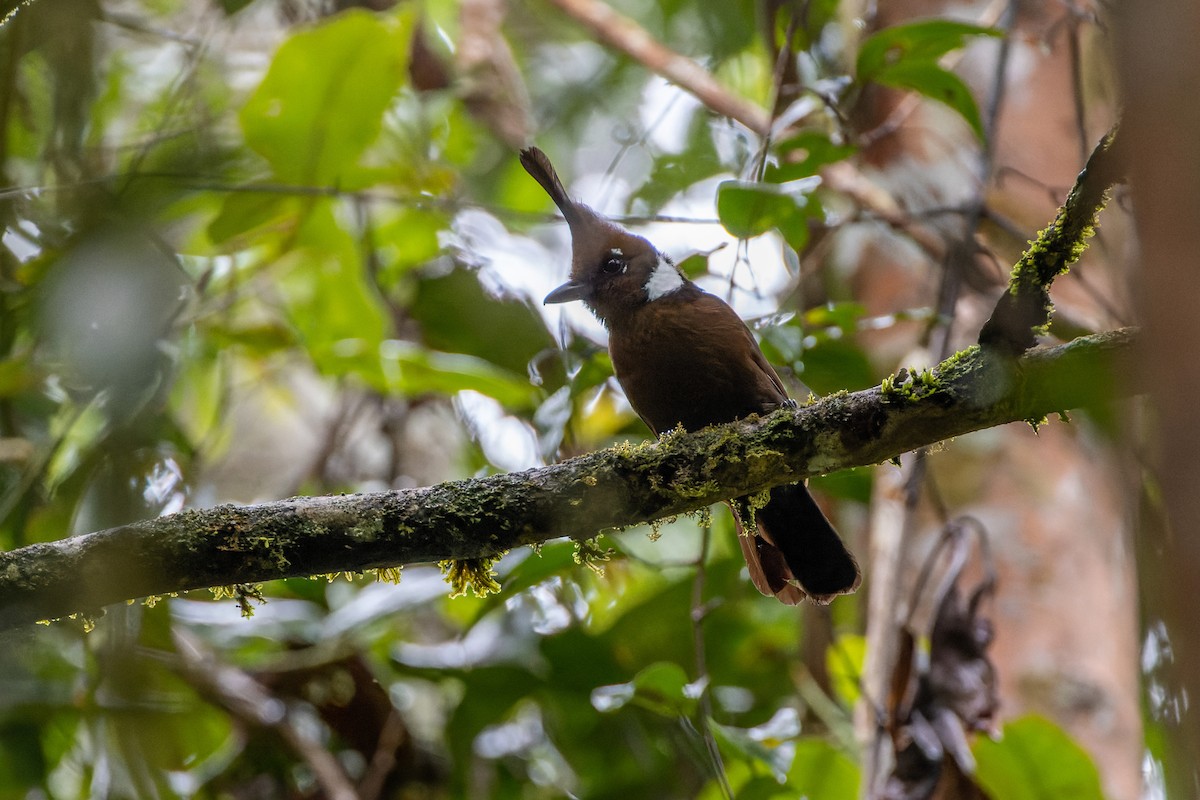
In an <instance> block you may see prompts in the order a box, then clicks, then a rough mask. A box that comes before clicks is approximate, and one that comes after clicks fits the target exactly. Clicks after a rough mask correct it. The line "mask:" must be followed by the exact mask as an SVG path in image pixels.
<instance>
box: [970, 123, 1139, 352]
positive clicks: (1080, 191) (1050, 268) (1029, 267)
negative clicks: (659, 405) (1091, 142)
mask: <svg viewBox="0 0 1200 800" xmlns="http://www.w3.org/2000/svg"><path fill="white" fill-rule="evenodd" d="M1118 137H1119V125H1118V126H1113V128H1112V130H1110V131H1109V132H1108V134H1107V135H1105V137H1104V138H1103V139H1101V140H1100V143H1099V144H1097V145H1096V148H1095V149H1094V150H1093V151H1092V155H1091V157H1090V158H1088V162H1087V164H1086V165H1085V166H1084V168H1083V171H1082V172H1080V173H1079V176H1078V177H1077V178H1076V179H1075V185H1074V186H1072V187H1071V192H1070V193H1069V194H1068V195H1067V199H1066V201H1065V202H1064V203H1063V205H1062V207H1061V208H1059V210H1058V216H1056V217H1055V219H1054V222H1052V223H1051V224H1050V225H1049V226H1048V227H1047V228H1045V229H1044V230H1043V231H1041V232H1040V233H1039V234H1038V236H1037V239H1036V240H1034V241H1032V242H1030V243H1029V245H1030V246H1029V249H1028V250H1026V251H1025V252H1024V253H1023V254H1022V255H1021V259H1020V260H1019V261H1018V262H1017V264H1016V266H1015V267H1013V271H1012V275H1011V276H1010V278H1009V282H1008V291H1006V292H1005V293H1004V294H1002V295H1000V299H999V301H997V303H996V307H995V308H994V309H993V310H992V315H991V317H989V318H988V321H987V322H986V323H984V325H983V329H982V330H980V332H979V343H980V344H981V345H983V346H984V347H991V348H995V349H997V350H1000V351H1003V352H1008V353H1010V354H1012V355H1016V354H1018V353H1022V352H1024V351H1026V350H1028V349H1029V348H1030V347H1033V345H1034V343H1035V341H1036V336H1037V335H1038V333H1040V332H1041V331H1042V329H1043V328H1044V327H1045V326H1046V325H1047V323H1048V322H1049V320H1050V315H1051V314H1052V313H1053V311H1054V305H1053V304H1052V303H1051V302H1050V284H1052V283H1053V282H1054V279H1055V278H1056V277H1058V276H1059V275H1062V274H1063V273H1065V272H1066V271H1067V270H1069V269H1070V268H1071V265H1073V264H1074V263H1075V262H1076V261H1078V260H1079V257H1080V255H1082V254H1083V251H1084V250H1085V249H1086V248H1087V240H1088V239H1089V238H1090V237H1091V236H1092V234H1093V233H1094V232H1095V230H1096V227H1097V225H1098V222H1097V218H1098V217H1099V215H1100V212H1101V211H1102V210H1103V209H1104V206H1105V204H1107V203H1108V196H1109V191H1110V190H1111V189H1112V187H1113V186H1115V185H1116V184H1118V183H1121V182H1123V181H1124V180H1125V156H1124V151H1123V148H1122V147H1121V145H1120V140H1119V138H1118Z"/></svg>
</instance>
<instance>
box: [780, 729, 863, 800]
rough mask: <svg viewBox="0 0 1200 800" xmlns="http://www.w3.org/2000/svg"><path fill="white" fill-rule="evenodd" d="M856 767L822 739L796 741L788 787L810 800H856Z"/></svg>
mask: <svg viewBox="0 0 1200 800" xmlns="http://www.w3.org/2000/svg"><path fill="white" fill-rule="evenodd" d="M859 779H860V775H859V770H858V766H857V765H856V764H855V763H854V762H853V761H851V760H850V759H849V758H848V757H847V756H846V754H845V753H843V752H841V751H840V750H838V749H837V748H835V747H834V746H833V745H832V744H830V743H829V742H827V741H825V740H824V739H817V738H807V737H806V738H803V739H799V740H797V741H796V757H795V759H794V760H793V761H792V768H791V770H790V771H789V772H788V786H790V787H791V788H792V789H793V790H794V791H793V793H792V795H791V796H792V797H795V796H797V795H799V796H800V797H807V798H810V800H853V798H855V797H858V783H859Z"/></svg>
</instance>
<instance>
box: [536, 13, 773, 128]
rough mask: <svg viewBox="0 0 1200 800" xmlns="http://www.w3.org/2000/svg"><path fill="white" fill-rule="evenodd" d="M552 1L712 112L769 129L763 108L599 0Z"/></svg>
mask: <svg viewBox="0 0 1200 800" xmlns="http://www.w3.org/2000/svg"><path fill="white" fill-rule="evenodd" d="M553 2H554V4H555V5H556V6H558V7H559V8H561V9H562V10H563V11H564V12H565V13H566V14H567V15H569V16H570V17H571V18H572V19H574V20H575V21H576V22H579V23H580V24H582V25H584V26H585V27H587V29H588V30H590V31H591V32H592V34H593V35H594V36H595V37H596V38H597V39H599V40H600V41H602V42H604V43H605V44H607V45H608V46H609V47H612V48H614V49H616V50H620V51H621V52H622V53H624V54H625V55H627V56H629V57H630V58H632V59H633V60H635V61H637V62H638V63H640V64H641V65H642V66H644V67H646V69H648V70H650V71H651V72H653V73H655V74H656V75H659V76H661V77H663V78H666V79H667V80H669V81H670V82H671V83H673V84H675V85H676V86H678V87H679V88H681V89H683V90H684V91H685V92H688V93H689V94H691V95H693V96H695V98H696V99H697V100H699V101H700V102H701V103H703V104H704V105H705V106H707V107H708V108H709V109H710V110H711V111H713V112H714V113H716V114H720V115H722V116H726V117H729V118H730V119H733V120H736V121H738V122H740V123H741V124H743V125H745V126H746V127H747V128H749V129H750V130H752V131H754V132H755V133H757V134H759V135H760V136H765V135H767V133H769V132H770V130H771V116H770V114H768V113H767V112H766V110H765V109H763V108H761V107H759V106H756V105H754V104H753V103H750V102H747V101H746V100H744V99H742V98H741V97H739V96H738V95H736V94H734V93H732V92H730V91H729V90H728V89H726V88H725V87H724V86H722V85H721V84H720V83H718V82H717V81H716V79H715V78H713V76H712V75H711V74H710V73H709V72H708V70H706V69H705V68H704V67H702V66H700V65H699V64H697V63H696V62H695V61H693V60H692V59H690V58H688V57H687V56H685V55H682V54H680V53H677V52H675V51H674V50H672V49H671V48H669V47H667V46H666V45H664V44H662V43H661V42H659V41H658V40H657V39H655V38H654V37H653V36H651V35H650V32H649V31H647V30H646V29H645V28H643V27H642V26H641V25H638V24H637V23H636V22H634V21H633V20H632V19H630V18H629V17H626V16H623V15H622V14H619V13H617V12H616V11H614V10H613V9H612V8H610V7H609V6H608V5H606V4H604V3H603V2H600V0H553Z"/></svg>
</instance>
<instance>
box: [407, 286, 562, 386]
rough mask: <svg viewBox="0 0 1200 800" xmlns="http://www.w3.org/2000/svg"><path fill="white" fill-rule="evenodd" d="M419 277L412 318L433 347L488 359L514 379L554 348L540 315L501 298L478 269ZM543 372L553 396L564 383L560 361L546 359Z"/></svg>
mask: <svg viewBox="0 0 1200 800" xmlns="http://www.w3.org/2000/svg"><path fill="white" fill-rule="evenodd" d="M417 274H419V276H420V277H419V280H418V281H417V283H416V289H415V295H414V297H413V300H412V305H411V308H410V314H411V316H412V318H413V319H414V320H416V321H417V322H418V323H419V324H420V326H421V338H422V340H423V341H424V342H425V344H427V345H429V347H431V348H433V349H435V350H445V351H447V352H452V353H466V354H468V355H473V356H476V357H477V358H481V359H486V360H487V361H490V362H492V363H493V364H495V365H496V366H498V367H501V368H502V369H505V370H508V371H509V372H511V373H513V374H524V373H526V372H527V371H528V369H529V362H530V361H532V360H533V359H534V358H535V357H536V356H538V354H539V353H543V352H551V351H554V350H555V349H556V348H555V344H554V338H553V337H552V336H551V335H550V332H549V331H547V330H546V325H545V323H544V322H543V321H542V318H541V316H540V315H539V314H538V313H537V311H536V310H534V309H532V308H530V307H529V304H528V303H525V302H522V301H520V300H517V299H514V298H512V297H497V296H496V295H495V294H493V293H492V292H490V291H488V290H487V288H486V287H484V285H483V284H482V283H480V281H479V274H478V272H476V271H475V270H471V269H464V268H460V269H454V270H451V271H450V272H447V273H445V274H444V275H426V274H422V273H417ZM539 369H540V370H541V372H542V379H543V381H544V383H545V385H546V386H547V388H549V389H550V390H551V391H553V390H554V389H556V388H558V387H559V386H561V385H562V384H563V382H564V381H565V379H566V376H565V374H564V373H563V371H562V369H561V361H559V360H558V359H557V358H555V359H553V360H543V361H542V362H541V363H539Z"/></svg>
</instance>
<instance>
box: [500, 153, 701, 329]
mask: <svg viewBox="0 0 1200 800" xmlns="http://www.w3.org/2000/svg"><path fill="white" fill-rule="evenodd" d="M521 164H522V166H524V167H525V170H526V171H527V172H528V173H529V174H530V175H532V176H533V178H534V179H535V180H536V181H537V182H538V183H540V184H541V185H542V188H543V189H545V190H546V192H547V194H549V195H550V198H551V199H552V200H554V203H555V205H557V206H558V208H559V210H560V211H562V214H563V217H565V218H566V220H567V225H568V226H569V227H570V228H571V249H572V257H571V279H570V280H568V281H567V282H566V283H564V284H563V285H562V286H559V287H558V288H557V289H555V290H554V291H552V292H550V294H548V295H546V300H545V302H547V303H566V302H569V301H571V300H582V301H583V302H584V303H585V304H586V305H587V306H588V308H590V309H591V310H592V312H593V313H594V314H595V315H596V317H597V318H598V319H599V320H600V321H601V322H603V323H604V324H605V325H609V326H611V325H612V323H613V322H614V321H617V320H619V319H620V317H621V315H623V314H628V313H631V312H632V311H634V310H636V309H638V308H640V307H641V306H644V305H645V304H647V303H650V302H653V301H654V300H657V299H659V298H660V297H663V296H665V295H668V294H670V293H671V292H673V291H675V290H676V289H680V288H682V287H683V286H684V284H686V283H687V279H686V278H684V277H683V275H682V274H681V273H680V272H679V270H678V269H677V268H676V267H675V265H674V264H673V263H672V262H671V260H670V259H669V258H667V257H666V256H664V255H663V254H662V253H659V252H658V250H657V249H656V248H655V247H654V245H652V244H650V242H648V241H647V240H645V239H643V238H642V237H641V236H636V235H634V234H632V233H630V232H629V231H627V230H625V229H624V228H622V227H621V226H619V225H616V224H615V223H613V222H612V221H610V220H608V219H606V218H605V217H603V216H602V215H600V214H598V213H596V212H595V211H593V210H592V209H590V208H588V207H587V206H585V205H583V204H582V203H577V202H575V201H574V200H572V199H571V198H570V197H569V196H568V195H567V192H566V190H565V189H564V188H563V185H562V182H561V181H560V180H559V179H558V175H557V173H555V171H554V167H553V166H552V165H551V164H550V160H549V159H548V158H547V157H546V154H545V153H543V152H542V151H541V150H538V149H537V148H536V147H530V148H528V149H526V150H522V151H521Z"/></svg>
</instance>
